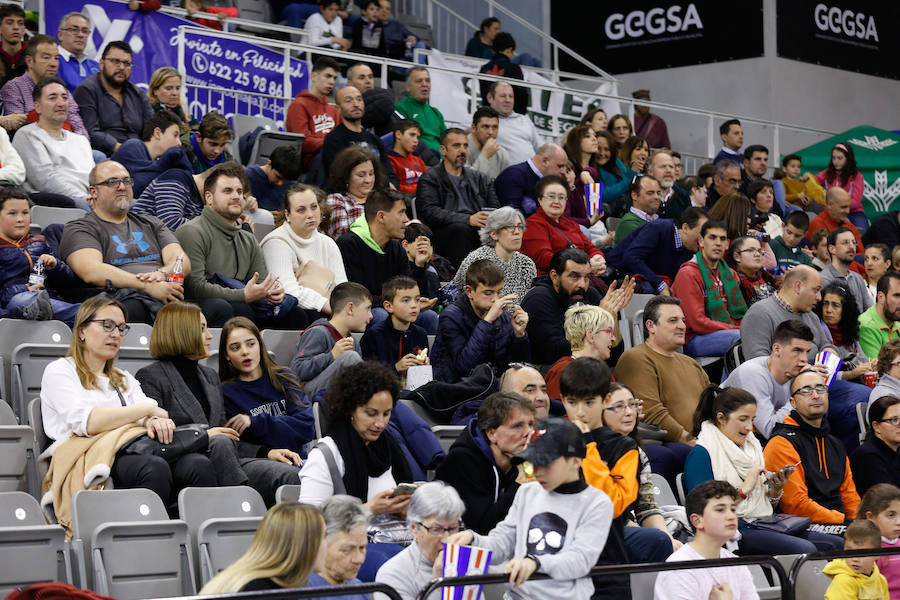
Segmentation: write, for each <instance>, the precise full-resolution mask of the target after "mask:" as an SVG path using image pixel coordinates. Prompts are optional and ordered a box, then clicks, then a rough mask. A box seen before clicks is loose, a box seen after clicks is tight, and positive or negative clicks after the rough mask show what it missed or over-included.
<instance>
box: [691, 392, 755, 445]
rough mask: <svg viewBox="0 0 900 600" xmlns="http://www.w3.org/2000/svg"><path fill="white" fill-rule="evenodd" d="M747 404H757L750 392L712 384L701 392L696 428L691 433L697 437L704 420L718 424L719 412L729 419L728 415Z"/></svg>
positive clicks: (695, 422)
mask: <svg viewBox="0 0 900 600" xmlns="http://www.w3.org/2000/svg"><path fill="white" fill-rule="evenodd" d="M747 404H756V398H754V397H753V395H752V394H750V392H747V391H745V390H742V389H741V388H736V387H727V388H720V387H719V386H718V385H716V384H712V385H710V386H709V387H707V388H706V389H705V390H703V393H702V394H700V402H699V403H698V404H697V410H695V411H694V430H693V431H692V432H691V433H692V434H693V435H694V437H697V436H698V435H700V426H701V425H702V424H703V421H710V422H711V423H712V424H713V425H718V420H717V419H716V416H717V415H718V414H719V413H722V414H723V415H724V416H725V418H726V419H727V418H728V415H730V414H731V413H733V412H734V411H736V410H738V409H739V408H740V407H742V406H746V405H747Z"/></svg>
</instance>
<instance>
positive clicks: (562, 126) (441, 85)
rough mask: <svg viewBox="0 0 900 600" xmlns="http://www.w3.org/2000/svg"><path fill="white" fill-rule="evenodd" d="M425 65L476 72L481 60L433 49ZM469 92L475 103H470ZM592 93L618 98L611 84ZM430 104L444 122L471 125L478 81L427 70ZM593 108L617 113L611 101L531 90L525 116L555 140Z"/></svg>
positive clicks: (538, 79) (532, 77) (537, 79)
mask: <svg viewBox="0 0 900 600" xmlns="http://www.w3.org/2000/svg"><path fill="white" fill-rule="evenodd" d="M428 63H429V64H430V65H432V66H435V67H444V68H448V69H459V70H462V71H471V72H472V73H478V70H479V69H480V68H481V66H482V65H483V64H484V61H483V60H478V59H474V58H473V59H462V58H458V57H453V58H448V57H445V56H443V55H442V54H441V53H440V52H438V51H437V50H432V51H431V53H430V54H429V56H428ZM522 71H523V72H524V73H525V81H526V82H532V83H540V84H543V85H553V82H552V81H550V80H549V79H547V78H546V77H544V76H543V75H540V74H538V73H535V72H534V71H530V70H529V69H528V68H527V67H526V68H523V69H522ZM473 89H474V92H475V93H474V97H475V98H476V101H475V102H473V100H472V98H473V93H472V92H473ZM594 92H595V93H598V94H607V95H612V96H615V95H618V85H617V84H616V83H615V82H611V81H604V82H602V83H601V84H600V85H599V86H598V87H597V89H596V90H594ZM431 104H432V105H433V106H435V107H436V108H437V109H438V110H440V111H441V113H443V115H444V120H445V121H447V122H448V123H451V122H452V123H459V124H461V125H462V126H463V128H465V127H468V126H469V125H470V124H471V122H472V114H473V113H474V112H475V111H476V110H477V109H478V107H479V106H481V105H482V102H481V92H480V89H479V85H478V80H477V79H475V78H472V77H465V76H461V75H455V74H452V73H443V72H440V71H431ZM594 106H600V107H601V108H603V110H604V111H606V114H607V116H610V117H611V116H613V115H614V114H617V113H618V112H619V103H618V102H617V101H615V100H606V99H604V100H601V99H599V98H591V97H589V96H581V95H578V94H570V93H563V92H549V91H545V90H539V89H531V101H530V102H529V105H528V117H529V118H530V119H531V121H532V122H533V123H534V125H535V127H537V130H538V133H539V134H540V135H541V136H543V137H545V138H547V139H558V138H559V136H560V135H562V133H563V132H564V131H566V130H567V129H568V128H569V127H572V126H573V125H577V124H578V122H579V121H580V120H581V117H582V116H583V115H584V114H585V113H586V112H587V111H588V110H590V108H592V107H594ZM553 115H556V117H557V120H558V123H559V125H558V126H559V131H558V132H556V134H554V131H553Z"/></svg>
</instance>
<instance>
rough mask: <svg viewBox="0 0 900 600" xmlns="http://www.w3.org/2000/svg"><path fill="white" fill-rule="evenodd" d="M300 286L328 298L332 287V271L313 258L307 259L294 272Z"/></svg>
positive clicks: (333, 282) (333, 283)
mask: <svg viewBox="0 0 900 600" xmlns="http://www.w3.org/2000/svg"><path fill="white" fill-rule="evenodd" d="M294 275H295V277H296V278H297V283H299V284H300V286H301V287H304V288H308V289H311V290H312V291H314V292H316V293H317V294H319V295H320V296H324V297H325V298H328V297H329V296H330V295H331V290H332V289H334V286H335V281H334V272H333V271H332V270H331V269H329V268H328V267H325V266H323V265H320V264H319V263H317V262H316V261H314V260H308V261H306V262H305V263H303V265H302V266H300V267H299V268H298V269H297V272H296V273H295V274H294Z"/></svg>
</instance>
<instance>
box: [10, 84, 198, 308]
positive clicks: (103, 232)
mask: <svg viewBox="0 0 900 600" xmlns="http://www.w3.org/2000/svg"><path fill="white" fill-rule="evenodd" d="M58 85H60V86H61V87H62V88H63V89H65V86H64V85H63V84H62V82H60V83H59V84H58ZM38 87H40V84H38ZM75 137H79V136H75ZM16 138H18V135H17V136H16ZM87 155H88V157H90V153H87ZM132 184H133V180H132V179H131V176H130V175H129V174H128V170H127V169H126V168H125V167H123V166H122V165H121V164H119V163H117V162H115V161H112V160H108V161H104V162H102V163H100V164H98V165H97V166H96V167H94V168H93V170H92V171H91V173H90V194H91V197H90V201H91V207H92V208H93V209H94V210H93V212H90V213H88V214H86V215H85V216H83V217H81V218H80V219H76V220H74V221H69V222H68V223H66V226H65V229H63V235H62V239H61V240H60V243H59V257H60V258H61V259H62V260H64V261H65V262H66V263H67V264H68V265H69V266H70V267H71V268H72V270H73V271H75V274H76V275H78V276H79V277H80V278H81V279H82V280H84V281H85V282H86V283H88V284H90V285H93V286H97V287H103V286H106V285H111V286H112V287H114V288H118V292H117V293H116V296H117V297H118V298H119V299H120V300H122V301H123V302H124V304H125V307H126V308H127V309H128V320H129V321H131V322H140V323H151V324H152V323H153V320H154V316H155V310H152V309H153V308H155V309H156V310H158V309H159V308H160V307H161V306H162V304H164V303H168V302H172V301H174V300H183V299H184V289H183V288H182V286H181V284H180V283H174V282H169V281H168V275H169V273H171V272H172V269H173V268H174V266H175V262H176V261H177V260H178V258H179V257H183V259H182V268H183V269H184V274H185V275H187V274H188V273H190V271H191V261H190V259H189V258H188V257H187V256H184V250H182V248H181V245H180V244H179V243H178V240H177V239H176V238H175V234H173V233H172V232H171V231H169V229H168V228H167V227H166V226H165V225H163V224H162V222H161V221H160V220H159V219H157V218H156V217H153V216H150V215H139V214H136V213H133V212H131V211H129V210H128V209H129V208H130V207H131V202H132V201H133V200H134V192H133V190H132V187H131V186H132Z"/></svg>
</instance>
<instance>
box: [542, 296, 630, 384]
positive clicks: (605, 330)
mask: <svg viewBox="0 0 900 600" xmlns="http://www.w3.org/2000/svg"><path fill="white" fill-rule="evenodd" d="M563 330H564V331H565V333H566V339H567V340H568V341H569V344H570V345H571V346H572V354H570V355H569V356H563V357H562V358H560V359H559V360H558V361H556V362H555V363H553V366H551V367H550V370H549V371H547V374H546V375H544V381H546V382H547V395H548V396H550V397H551V398H557V399H558V398H560V389H559V379H560V377H561V376H562V372H563V369H565V368H566V366H568V364H569V363H570V362H572V361H573V360H575V359H576V358H582V357H588V358H596V359H597V360H608V359H609V352H610V349H611V348H612V347H613V346H615V345H616V344H617V343H618V340H617V339H616V338H617V334H618V331H617V329H616V319H615V317H614V316H613V315H612V313H610V312H609V311H607V310H606V309H603V308H600V307H599V306H594V305H592V304H576V305H574V306H570V307H569V309H568V310H567V311H566V320H565V322H564V323H563Z"/></svg>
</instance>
